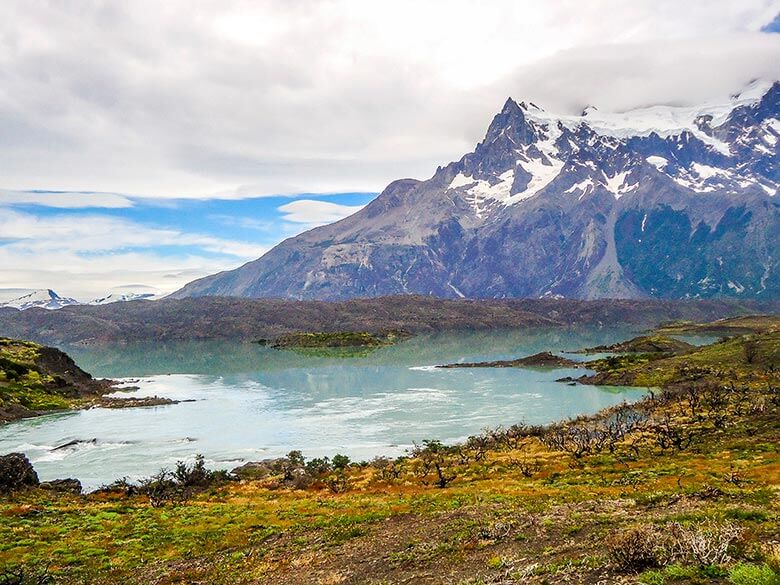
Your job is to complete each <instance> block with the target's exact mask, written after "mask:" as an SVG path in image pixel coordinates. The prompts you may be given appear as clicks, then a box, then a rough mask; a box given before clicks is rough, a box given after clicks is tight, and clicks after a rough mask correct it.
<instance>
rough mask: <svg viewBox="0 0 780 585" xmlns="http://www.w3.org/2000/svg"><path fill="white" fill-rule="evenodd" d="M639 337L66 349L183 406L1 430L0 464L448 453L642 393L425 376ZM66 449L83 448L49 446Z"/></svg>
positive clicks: (71, 466)
mask: <svg viewBox="0 0 780 585" xmlns="http://www.w3.org/2000/svg"><path fill="white" fill-rule="evenodd" d="M637 333H639V332H637V331H630V330H626V329H616V328H598V329H596V328H591V329H587V330H552V331H550V330H548V331H493V332H458V333H448V334H438V335H426V336H419V337H415V338H412V339H409V340H407V341H404V342H401V343H399V344H397V345H395V346H392V347H384V348H380V349H378V350H376V351H374V352H370V353H368V354H366V355H359V356H353V357H342V356H338V357H334V356H322V355H310V354H300V353H297V352H294V351H289V350H285V351H280V350H274V349H271V348H266V347H261V346H258V345H255V344H250V343H214V342H186V343H184V342H180V343H168V344H166V343H155V344H142V345H129V346H116V347H95V348H84V347H76V348H67V347H65V348H62V349H64V350H66V351H67V352H68V353H70V355H72V356H73V358H74V359H75V360H76V362H77V363H78V364H79V365H80V366H81V367H82V368H84V369H85V370H87V371H89V372H91V373H93V374H94V375H95V376H96V377H109V378H115V379H121V380H122V381H123V382H124V383H125V384H126V385H130V386H138V387H139V389H138V390H136V391H134V392H133V393H132V394H127V395H128V396H153V395H158V396H165V397H168V398H172V399H176V400H194V402H186V403H181V404H176V405H170V406H159V407H150V408H133V409H121V410H109V409H92V410H85V411H75V412H69V413H64V414H52V415H47V416H43V417H39V418H35V419H28V420H23V421H18V422H15V423H11V424H8V425H5V426H2V427H0V453H8V452H12V451H22V452H24V453H26V454H27V455H28V457H30V459H31V461H32V462H33V464H34V465H35V468H36V470H37V471H38V474H39V476H40V477H41V479H42V480H47V479H53V478H58V477H59V478H62V477H76V478H78V479H80V480H81V481H82V483H83V484H84V487H85V489H95V488H97V487H99V486H100V485H103V484H105V483H109V482H111V481H113V480H115V479H117V478H120V477H127V478H129V479H138V478H140V477H144V476H148V475H150V474H152V473H154V472H156V471H157V470H159V469H160V468H161V467H168V468H170V467H172V466H173V465H175V463H176V461H177V460H190V459H192V458H193V457H194V456H195V455H196V454H198V453H201V454H203V455H204V456H205V458H206V461H207V463H208V465H209V466H210V467H212V468H224V469H230V468H233V467H235V466H238V465H240V464H242V463H243V462H246V461H254V460H259V459H265V458H270V457H277V456H280V455H284V454H285V453H287V452H289V451H290V450H291V449H300V450H301V451H303V453H304V455H305V456H307V457H314V456H323V455H328V456H333V455H334V454H336V453H342V454H346V455H348V456H350V457H351V458H352V459H354V460H361V459H366V460H368V459H370V458H372V457H374V456H376V455H381V454H384V455H398V454H402V453H403V452H404V450H405V449H407V448H408V447H409V446H411V445H412V443H413V442H415V441H416V442H420V441H422V440H423V439H429V438H436V439H440V440H442V441H445V442H453V441H458V440H460V439H463V438H465V437H467V436H469V435H471V434H475V433H479V432H480V431H481V430H482V429H484V428H486V427H497V426H509V425H511V424H514V423H518V422H527V423H546V422H550V421H554V420H558V419H563V418H566V417H571V416H576V415H579V414H585V413H593V412H596V411H597V410H599V409H602V408H605V407H608V406H610V405H613V404H617V403H620V402H622V401H632V400H636V399H638V398H640V397H641V396H642V394H643V393H644V391H643V390H642V389H637V388H614V387H593V386H568V385H566V384H563V383H560V382H556V381H555V380H556V379H558V378H561V377H563V376H568V375H571V376H579V375H581V374H582V373H583V370H582V369H556V370H544V369H519V368H498V369H497V368H478V369H436V368H434V367H433V366H435V365H437V364H444V363H452V362H458V361H481V360H495V359H507V358H516V357H522V356H526V355H531V354H533V353H536V352H539V351H547V350H549V351H553V352H563V351H567V350H574V349H578V348H581V347H585V346H593V345H601V344H606V343H613V342H615V341H619V340H623V339H627V338H629V337H631V336H633V335H635V334H637ZM569 357H572V358H574V359H582V358H583V356H576V355H572V356H569ZM120 395H121V392H120ZM71 441H82V442H81V443H78V444H76V445H73V446H71V447H65V448H62V449H55V448H56V447H58V446H61V445H64V444H66V443H69V442H71Z"/></svg>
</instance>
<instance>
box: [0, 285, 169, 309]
mask: <svg viewBox="0 0 780 585" xmlns="http://www.w3.org/2000/svg"><path fill="white" fill-rule="evenodd" d="M154 297H156V295H155V294H154V293H132V292H131V293H111V294H108V295H106V296H105V297H100V298H97V299H93V300H91V301H89V302H88V303H82V302H80V301H77V300H76V299H71V298H69V297H61V296H59V295H58V294H57V293H56V292H54V291H53V290H51V289H40V290H34V291H32V292H29V293H25V294H24V295H22V296H20V297H18V298H15V299H11V300H9V301H4V302H0V308H2V307H8V308H11V309H18V310H20V311H24V310H26V309H32V308H34V307H37V308H40V309H49V310H56V309H61V308H62V307H68V306H70V305H108V304H111V303H123V302H128V301H142V300H152V299H153V298H154Z"/></svg>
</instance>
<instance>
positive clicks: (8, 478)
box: [0, 453, 40, 493]
mask: <svg viewBox="0 0 780 585" xmlns="http://www.w3.org/2000/svg"><path fill="white" fill-rule="evenodd" d="M39 483H40V481H39V480H38V474H37V473H36V472H35V469H33V466H32V463H30V460H29V459H27V456H26V455H24V453H9V454H8V455H2V456H0V493H11V492H14V491H16V490H20V489H23V488H28V487H35V486H37V485H38V484H39Z"/></svg>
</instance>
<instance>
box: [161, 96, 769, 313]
mask: <svg viewBox="0 0 780 585" xmlns="http://www.w3.org/2000/svg"><path fill="white" fill-rule="evenodd" d="M779 118H780V82H776V83H773V84H771V83H762V82H755V83H753V84H751V86H749V87H748V88H746V89H745V91H743V92H741V93H740V94H738V95H735V96H732V97H730V98H727V99H724V100H721V101H720V102H713V103H708V104H703V105H701V106H700V107H676V106H668V105H657V106H652V107H646V108H642V109H637V110H633V111H629V112H622V113H614V112H601V111H600V110H598V109H597V108H595V107H592V106H589V107H587V108H585V109H584V110H583V111H582V113H581V114H580V115H556V114H552V113H549V112H546V111H545V110H543V109H542V108H540V107H538V106H537V105H535V104H532V103H529V104H526V103H523V102H520V103H517V102H515V101H513V100H512V99H509V100H507V102H506V104H505V105H504V107H503V109H502V110H501V112H500V113H499V114H498V115H496V116H495V118H494V119H493V121H492V123H491V124H490V127H489V128H488V131H487V135H486V137H485V139H484V140H483V141H482V142H481V143H480V144H478V145H477V147H476V149H475V150H474V152H472V153H469V154H467V155H465V156H464V157H463V158H461V159H460V160H459V161H457V162H453V163H450V164H449V165H447V166H445V167H440V168H439V169H437V170H436V173H435V174H434V175H433V177H431V178H430V179H428V180H427V181H417V180H413V179H403V180H399V181H395V182H394V183H391V184H390V185H389V186H388V187H387V188H386V189H385V191H384V192H383V193H382V194H380V195H379V197H377V198H376V199H375V200H374V201H372V202H371V203H370V204H369V205H368V206H366V207H365V208H364V209H362V210H361V211H359V212H357V213H356V214H354V215H352V216H350V217H348V218H346V219H344V220H342V221H339V222H337V223H334V224H331V225H327V226H323V227H320V228H316V229H314V230H311V231H309V232H306V233H304V234H301V235H299V236H297V237H294V238H290V239H288V240H286V241H284V242H283V243H281V244H280V245H279V246H277V247H275V248H274V249H273V250H271V251H269V252H268V253H267V254H265V255H264V256H263V257H262V258H260V259H258V260H255V261H253V262H250V263H248V264H246V265H244V266H242V267H241V268H238V269H236V270H232V271H228V272H223V273H220V274H216V275H213V276H209V277H206V278H203V279H200V280H197V281H195V282H192V283H190V284H189V285H187V286H186V287H184V288H183V289H182V290H180V291H178V292H177V293H175V294H174V295H173V296H174V297H187V296H201V295H234V296H246V297H270V296H273V297H292V298H323V299H336V298H347V297H356V296H377V295H384V294H398V293H421V294H433V295H438V296H445V297H454V296H465V297H538V296H565V297H576V298H597V297H647V296H650V297H664V298H686V297H712V296H732V297H759V298H778V297H780V274H778V258H780V238H779V237H778V234H780V221H779V220H780V207H779V206H778V199H777V198H776V197H775V196H776V194H777V190H778V187H780V157H779V156H778V141H779V140H780V119H779Z"/></svg>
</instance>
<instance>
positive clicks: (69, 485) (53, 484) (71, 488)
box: [38, 477, 81, 494]
mask: <svg viewBox="0 0 780 585" xmlns="http://www.w3.org/2000/svg"><path fill="white" fill-rule="evenodd" d="M38 487H40V488H41V489H42V490H50V491H53V492H67V493H72V494H81V482H80V481H79V480H77V479H75V478H72V477H69V478H67V479H53V480H51V481H44V482H42V483H41V484H40V486H38Z"/></svg>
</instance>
